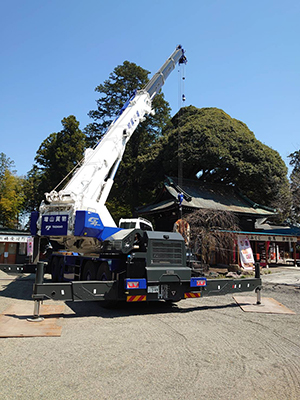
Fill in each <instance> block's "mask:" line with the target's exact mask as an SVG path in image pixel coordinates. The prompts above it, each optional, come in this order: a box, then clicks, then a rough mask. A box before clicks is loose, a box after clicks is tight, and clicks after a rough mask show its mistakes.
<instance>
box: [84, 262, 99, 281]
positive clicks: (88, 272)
mask: <svg viewBox="0 0 300 400" xmlns="http://www.w3.org/2000/svg"><path fill="white" fill-rule="evenodd" d="M81 279H82V280H83V281H94V280H95V279H96V266H95V264H94V262H93V261H87V262H86V263H85V265H84V267H83V271H82V274H81Z"/></svg>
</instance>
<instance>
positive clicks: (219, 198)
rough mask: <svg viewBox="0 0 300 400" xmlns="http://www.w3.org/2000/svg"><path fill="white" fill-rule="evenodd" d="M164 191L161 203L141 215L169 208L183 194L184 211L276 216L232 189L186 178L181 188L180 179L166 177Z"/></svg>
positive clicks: (148, 208) (150, 207)
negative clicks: (197, 210) (188, 209)
mask: <svg viewBox="0 0 300 400" xmlns="http://www.w3.org/2000/svg"><path fill="white" fill-rule="evenodd" d="M164 188H165V189H166V190H165V193H164V194H163V195H162V196H161V197H160V198H159V199H158V203H156V204H153V205H148V206H145V207H142V208H140V209H139V210H138V213H142V214H144V213H155V212H157V211H162V210H165V209H167V208H170V207H171V206H172V205H175V204H177V198H178V194H179V193H183V194H184V200H183V202H182V206H183V208H191V209H201V208H202V209H214V210H224V211H231V212H233V213H238V214H246V215H251V216H255V217H256V218H259V217H260V218H261V217H269V216H272V215H275V210H273V209H270V208H267V207H263V206H261V205H259V204H256V203H254V202H252V201H251V200H250V199H248V198H247V197H245V196H243V195H242V194H241V193H240V192H239V191H238V190H237V189H236V188H235V187H233V186H228V185H221V184H210V183H201V182H199V181H197V180H190V179H184V180H183V184H182V187H179V186H178V180H177V178H170V177H167V178H166V180H165V182H164ZM166 191H167V195H166ZM163 197H164V198H163ZM166 197H167V198H168V199H166ZM167 200H168V201H167Z"/></svg>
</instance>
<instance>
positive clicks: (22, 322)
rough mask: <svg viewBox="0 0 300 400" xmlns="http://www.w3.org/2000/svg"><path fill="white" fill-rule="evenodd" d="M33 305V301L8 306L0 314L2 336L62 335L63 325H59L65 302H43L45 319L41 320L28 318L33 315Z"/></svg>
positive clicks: (41, 310) (0, 334)
mask: <svg viewBox="0 0 300 400" xmlns="http://www.w3.org/2000/svg"><path fill="white" fill-rule="evenodd" d="M33 307H34V306H33V302H32V303H23V304H21V303H20V304H14V305H12V306H10V307H8V308H7V309H6V310H5V311H4V312H3V313H2V314H1V315H0V337H1V338H9V337H37V336H61V330H62V326H61V325H59V318H60V317H61V316H62V315H63V313H64V310H65V306H64V304H63V305H46V304H42V305H41V308H40V315H41V316H42V317H44V319H43V321H40V322H30V321H28V320H27V318H32V316H33Z"/></svg>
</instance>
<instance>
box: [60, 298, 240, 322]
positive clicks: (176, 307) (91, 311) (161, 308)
mask: <svg viewBox="0 0 300 400" xmlns="http://www.w3.org/2000/svg"><path fill="white" fill-rule="evenodd" d="M182 301H183V302H184V300H182ZM199 301H201V300H199ZM180 304H182V303H181V302H179V303H178V304H177V303H171V304H169V303H166V302H165V301H158V302H151V303H125V302H124V303H120V304H119V305H118V306H117V307H116V308H113V309H108V308H103V307H102V306H101V303H97V302H90V303H73V302H66V305H67V306H68V307H69V308H70V309H71V310H72V311H74V313H75V315H74V314H71V315H68V314H66V315H64V317H63V318H68V317H70V318H74V317H84V316H85V317H102V318H121V317H129V316H133V315H151V314H171V313H176V314H186V313H190V312H195V311H204V310H218V309H226V308H238V307H239V306H238V305H237V304H236V303H235V302H233V303H229V304H225V305H211V306H207V305H203V306H202V305H200V304H199V306H193V307H188V308H182V307H180Z"/></svg>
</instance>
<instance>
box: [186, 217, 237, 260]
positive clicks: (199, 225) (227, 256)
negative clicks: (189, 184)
mask: <svg viewBox="0 0 300 400" xmlns="http://www.w3.org/2000/svg"><path fill="white" fill-rule="evenodd" d="M185 219H186V221H187V222H188V223H189V224H190V246H191V248H192V250H193V252H194V254H196V255H197V256H198V259H199V260H200V261H201V262H202V263H204V264H209V263H210V259H211V253H212V251H215V252H216V254H217V255H218V256H219V257H218V258H219V259H221V260H222V262H223V263H226V264H230V263H231V262H232V250H233V248H234V238H235V234H234V233H233V232H234V231H235V232H236V231H239V230H240V228H239V226H238V218H237V217H236V216H235V215H234V214H233V213H231V212H229V211H219V210H205V209H200V210H197V211H195V212H193V213H191V214H188V215H186V216H185Z"/></svg>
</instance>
